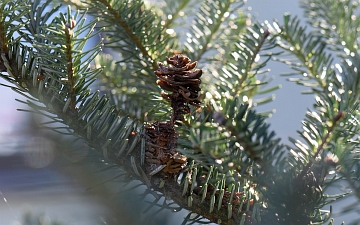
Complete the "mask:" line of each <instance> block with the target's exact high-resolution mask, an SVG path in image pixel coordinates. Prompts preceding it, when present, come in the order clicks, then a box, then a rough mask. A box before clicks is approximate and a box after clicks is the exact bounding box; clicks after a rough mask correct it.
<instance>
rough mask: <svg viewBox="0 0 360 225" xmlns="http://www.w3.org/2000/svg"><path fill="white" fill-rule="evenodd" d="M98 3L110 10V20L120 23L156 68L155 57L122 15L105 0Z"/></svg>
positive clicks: (154, 68) (155, 68)
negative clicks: (111, 17)
mask: <svg viewBox="0 0 360 225" xmlns="http://www.w3.org/2000/svg"><path fill="white" fill-rule="evenodd" d="M99 2H100V3H102V4H103V5H104V6H105V7H106V9H107V10H108V11H109V12H110V14H111V15H112V16H113V19H110V21H111V22H113V23H115V24H118V25H120V26H121V27H122V28H123V29H124V31H125V32H126V34H127V35H128V36H129V38H130V39H131V40H132V41H133V42H134V43H135V45H136V46H137V47H138V48H139V49H140V51H141V53H142V54H143V56H144V57H145V58H147V59H148V60H150V61H151V62H152V67H153V70H157V68H158V65H157V61H156V59H153V58H152V56H151V55H150V54H149V52H148V51H147V49H146V47H145V46H144V45H143V42H142V41H141V40H140V38H139V37H138V36H137V35H135V34H134V32H133V30H132V29H131V27H129V25H128V24H127V22H126V21H125V20H124V18H123V16H122V15H121V14H120V13H119V12H118V11H117V10H116V9H115V8H114V7H113V5H112V4H110V2H109V1H107V0H99Z"/></svg>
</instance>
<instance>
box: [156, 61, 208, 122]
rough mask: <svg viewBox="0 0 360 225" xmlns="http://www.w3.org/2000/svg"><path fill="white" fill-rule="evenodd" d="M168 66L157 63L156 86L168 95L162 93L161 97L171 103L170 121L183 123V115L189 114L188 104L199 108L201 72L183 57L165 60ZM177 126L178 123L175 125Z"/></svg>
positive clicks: (194, 63)
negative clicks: (171, 113)
mask: <svg viewBox="0 0 360 225" xmlns="http://www.w3.org/2000/svg"><path fill="white" fill-rule="evenodd" d="M166 61H167V63H168V66H164V65H163V64H162V63H159V69H158V70H157V71H155V74H156V76H157V77H158V80H157V82H156V83H157V84H158V85H159V86H160V87H161V88H162V89H164V90H165V91H168V92H172V93H170V94H166V93H162V94H161V95H162V97H163V98H165V99H166V100H167V101H169V102H170V103H171V107H172V108H173V115H172V118H171V121H172V122H173V123H177V122H176V121H183V120H184V116H183V115H184V114H187V113H189V112H190V108H189V106H188V105H189V104H190V105H193V106H196V107H199V105H200V101H199V100H198V97H199V92H200V91H201V89H200V83H201V80H200V77H201V75H202V70H200V69H195V70H193V69H194V68H195V66H196V64H197V63H196V62H193V63H190V62H191V60H190V59H189V58H188V57H186V56H184V55H180V54H177V55H174V56H173V57H171V58H167V59H166ZM177 124H178V123H177Z"/></svg>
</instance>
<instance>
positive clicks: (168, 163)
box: [145, 54, 202, 177]
mask: <svg viewBox="0 0 360 225" xmlns="http://www.w3.org/2000/svg"><path fill="white" fill-rule="evenodd" d="M166 61H167V63H168V66H164V65H163V64H162V63H159V69H158V70H157V71H155V74H156V76H157V77H158V80H157V84H158V85H159V86H160V87H161V88H162V89H164V90H165V91H167V92H171V93H164V92H163V93H161V96H162V97H163V98H165V99H166V100H167V101H168V102H169V103H170V104H171V107H172V114H171V118H170V121H167V122H158V121H156V122H154V123H152V124H149V125H147V126H145V136H146V148H145V162H146V173H147V174H148V175H150V176H152V175H155V174H156V173H158V172H160V171H161V173H163V174H165V175H166V176H167V177H173V176H174V175H177V174H179V173H180V172H181V170H182V169H183V168H184V166H185V165H186V162H187V161H186V157H185V156H184V155H181V154H180V153H178V152H177V151H176V147H177V139H178V134H177V133H176V131H175V129H174V125H175V124H176V125H181V122H182V121H184V114H188V113H190V107H189V105H193V106H195V107H199V106H200V101H199V100H198V97H199V92H200V90H201V89H200V83H201V80H200V77H201V75H202V70H200V69H195V70H194V68H195V66H196V62H193V63H191V60H190V59H189V58H188V57H186V56H184V55H179V54H176V55H174V56H173V57H171V58H167V59H166Z"/></svg>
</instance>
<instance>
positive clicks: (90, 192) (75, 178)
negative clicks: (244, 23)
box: [0, 0, 359, 225]
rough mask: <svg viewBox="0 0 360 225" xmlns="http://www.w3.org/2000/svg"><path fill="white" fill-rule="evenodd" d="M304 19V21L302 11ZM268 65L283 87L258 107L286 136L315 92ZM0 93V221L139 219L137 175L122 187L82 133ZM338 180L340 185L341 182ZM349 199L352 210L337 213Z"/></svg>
mask: <svg viewBox="0 0 360 225" xmlns="http://www.w3.org/2000/svg"><path fill="white" fill-rule="evenodd" d="M245 7H246V8H247V9H248V10H249V11H248V12H249V13H251V14H252V15H253V16H254V17H255V18H257V19H258V20H259V21H264V20H268V21H270V22H271V21H273V20H274V19H276V20H278V21H280V23H282V22H281V21H282V20H283V19H282V18H283V15H284V13H286V12H289V13H290V14H291V15H297V16H299V17H300V18H302V16H303V13H302V9H301V8H300V7H299V1H298V0H270V1H263V0H248V2H247V4H246V5H245ZM303 21H304V24H305V18H304V20H303ZM267 68H270V69H271V70H270V72H269V73H268V75H269V76H270V77H272V78H273V81H272V85H275V84H281V85H282V88H281V89H280V90H278V91H276V92H275V94H276V99H275V100H274V101H273V102H271V103H268V104H265V105H262V106H260V107H258V111H269V110H272V109H276V112H275V111H274V112H275V113H274V114H273V115H272V117H271V118H269V119H268V122H269V123H270V124H271V128H272V130H275V131H276V133H277V135H278V136H279V137H281V138H282V140H283V143H286V144H289V143H290V142H289V141H288V137H289V136H291V137H294V138H296V137H297V133H296V131H297V130H300V129H301V120H302V119H303V118H304V115H305V112H306V109H307V108H311V106H312V104H313V102H314V100H313V96H311V95H301V91H303V90H305V88H304V87H301V86H298V85H296V84H294V83H291V82H288V81H286V77H281V76H280V74H281V73H284V72H289V68H288V67H286V66H285V65H283V64H280V63H277V62H273V61H272V62H270V63H269V64H268V67H267ZM1 82H2V83H3V82H4V81H1ZM0 93H1V95H0V102H2V109H1V111H0V118H1V119H2V126H1V127H0V218H1V219H0V225H20V224H21V225H33V224H42V225H45V224H66V225H75V224H76V225H93V224H94V225H95V224H126V225H130V224H143V222H142V221H143V220H140V218H139V216H138V215H137V214H138V212H139V209H138V207H144V206H139V202H138V201H136V200H137V197H134V196H135V195H132V194H131V193H132V192H133V190H135V191H137V190H138V189H136V188H133V187H136V186H137V185H138V184H137V183H136V182H132V183H130V184H128V185H127V186H125V187H123V184H122V183H121V182H120V181H119V180H121V179H124V176H123V175H122V172H121V170H119V169H115V168H112V167H111V166H109V165H108V164H107V163H106V162H105V161H104V160H103V159H102V156H101V155H97V154H96V153H95V152H94V151H92V150H91V149H89V147H87V146H86V145H85V144H84V143H81V142H80V141H76V140H74V139H72V138H69V137H66V136H64V135H59V134H56V133H51V132H48V131H46V130H45V131H44V130H39V129H37V125H38V123H39V122H40V121H42V120H43V119H42V118H40V117H38V116H34V115H31V114H29V113H24V112H20V111H17V110H16V109H19V108H20V109H24V108H26V105H24V104H22V103H20V102H17V101H16V100H15V99H23V98H22V96H20V95H18V94H16V93H15V92H13V91H11V90H10V89H9V88H6V87H3V86H0ZM23 100H24V99H23ZM74 143H75V144H74ZM89 174H91V176H89ZM125 179H126V177H125ZM338 188H340V189H342V190H345V189H346V187H345V185H344V186H341V185H340V186H339V187H338ZM142 191H143V190H142ZM142 191H141V190H140V193H141V192H142ZM329 192H330V193H338V192H339V190H335V189H334V190H329ZM119 193H122V194H119ZM148 198H149V197H148ZM148 201H151V199H149V200H148ZM352 203H356V201H355V198H352V197H351V196H349V197H346V198H344V199H343V200H342V201H340V202H339V203H337V204H334V212H335V213H334V217H335V218H336V220H335V224H340V223H341V222H342V221H345V222H350V221H353V220H354V219H358V218H359V214H358V213H357V212H356V210H354V208H356V207H355V205H351V204H352ZM349 205H350V208H349V209H351V210H350V211H351V212H350V213H347V214H345V215H343V214H341V213H340V212H341V211H342V210H348V208H347V206H349ZM134 207H135V208H134ZM145 209H146V208H145ZM174 211H177V210H174ZM160 213H161V216H160V217H157V219H154V218H149V220H147V223H146V224H181V222H182V218H183V217H185V216H186V215H187V212H186V211H185V210H182V211H180V212H177V213H172V212H171V211H167V210H165V211H162V212H160ZM144 216H145V217H146V215H144ZM150 219H151V220H150Z"/></svg>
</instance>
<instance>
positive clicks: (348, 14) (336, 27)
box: [301, 0, 360, 55]
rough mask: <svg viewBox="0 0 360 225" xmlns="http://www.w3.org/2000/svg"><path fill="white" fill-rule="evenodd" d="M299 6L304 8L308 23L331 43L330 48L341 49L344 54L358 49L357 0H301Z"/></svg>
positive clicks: (359, 20) (358, 22) (359, 23)
mask: <svg viewBox="0 0 360 225" xmlns="http://www.w3.org/2000/svg"><path fill="white" fill-rule="evenodd" d="M301 6H302V8H304V9H305V15H306V17H307V18H309V23H310V24H311V25H312V26H313V27H315V28H316V29H317V30H319V31H320V33H321V35H322V36H325V37H327V41H328V42H329V43H330V44H332V46H331V49H334V50H338V51H343V52H344V53H345V55H349V54H350V53H351V52H356V51H357V50H358V48H359V41H358V40H357V37H358V36H359V31H358V29H357V28H358V27H359V26H360V19H359V18H358V17H357V16H356V13H357V10H358V7H359V3H358V2H356V1H351V0H350V1H335V0H330V1H321V0H306V1H302V3H301ZM343 46H346V48H344V47H343Z"/></svg>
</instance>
